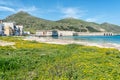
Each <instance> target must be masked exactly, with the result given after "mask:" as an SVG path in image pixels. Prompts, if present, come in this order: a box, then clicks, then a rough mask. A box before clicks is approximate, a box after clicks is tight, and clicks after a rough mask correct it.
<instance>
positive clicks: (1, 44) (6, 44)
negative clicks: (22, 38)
mask: <svg viewBox="0 0 120 80" xmlns="http://www.w3.org/2000/svg"><path fill="white" fill-rule="evenodd" d="M12 45H15V43H14V42H7V41H2V40H0V46H12Z"/></svg>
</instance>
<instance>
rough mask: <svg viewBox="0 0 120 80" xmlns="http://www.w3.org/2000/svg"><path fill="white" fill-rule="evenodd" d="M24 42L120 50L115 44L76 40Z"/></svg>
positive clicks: (47, 39) (42, 39)
mask: <svg viewBox="0 0 120 80" xmlns="http://www.w3.org/2000/svg"><path fill="white" fill-rule="evenodd" d="M24 40H30V41H37V42H41V43H49V44H61V45H67V44H80V45H85V46H96V47H100V48H115V49H118V50H120V45H118V44H113V43H104V44H103V43H102V44H98V43H91V42H86V41H76V40H63V39H53V38H50V37H26V38H24Z"/></svg>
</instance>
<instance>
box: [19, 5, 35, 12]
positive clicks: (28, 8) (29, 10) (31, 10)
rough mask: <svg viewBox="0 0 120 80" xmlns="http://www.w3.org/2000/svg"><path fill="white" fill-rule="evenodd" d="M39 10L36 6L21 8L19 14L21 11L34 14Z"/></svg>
mask: <svg viewBox="0 0 120 80" xmlns="http://www.w3.org/2000/svg"><path fill="white" fill-rule="evenodd" d="M36 10H37V8H36V7H35V6H32V7H24V8H20V9H18V10H17V12H19V11H26V12H33V11H36Z"/></svg>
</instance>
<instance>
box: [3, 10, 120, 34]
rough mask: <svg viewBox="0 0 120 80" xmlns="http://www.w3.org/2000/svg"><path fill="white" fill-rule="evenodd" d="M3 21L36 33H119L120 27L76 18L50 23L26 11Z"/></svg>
mask: <svg viewBox="0 0 120 80" xmlns="http://www.w3.org/2000/svg"><path fill="white" fill-rule="evenodd" d="M3 21H8V22H16V24H21V25H23V26H24V29H25V30H27V31H31V32H32V33H35V31H36V30H53V29H58V30H69V31H77V32H102V31H107V32H117V33H118V32H119V31H120V26H117V25H113V24H109V23H103V24H97V23H94V22H87V21H83V20H79V19H74V18H65V19H61V20H58V21H50V20H45V19H42V18H37V17H34V16H32V15H30V14H28V13H26V12H24V11H20V12H18V13H16V14H13V15H10V16H8V17H6V19H4V20H3Z"/></svg>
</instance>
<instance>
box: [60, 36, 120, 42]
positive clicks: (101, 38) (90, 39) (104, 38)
mask: <svg viewBox="0 0 120 80" xmlns="http://www.w3.org/2000/svg"><path fill="white" fill-rule="evenodd" d="M59 38H60V39H71V40H77V41H88V42H95V43H115V44H120V35H116V36H65V37H59Z"/></svg>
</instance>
